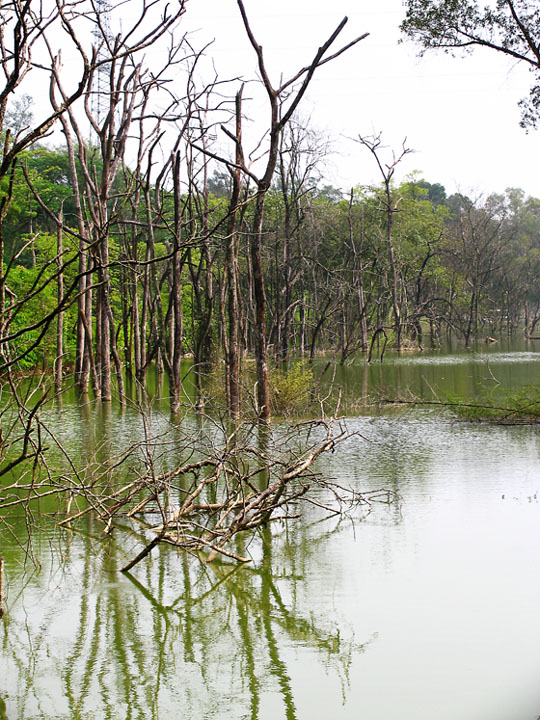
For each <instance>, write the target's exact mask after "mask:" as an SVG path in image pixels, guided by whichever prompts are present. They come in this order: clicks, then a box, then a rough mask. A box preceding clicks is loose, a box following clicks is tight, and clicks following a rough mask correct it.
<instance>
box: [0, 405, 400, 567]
mask: <svg viewBox="0 0 540 720" xmlns="http://www.w3.org/2000/svg"><path fill="white" fill-rule="evenodd" d="M143 419H144V422H145V427H146V438H145V440H144V442H142V443H137V444H135V445H133V446H132V447H130V448H129V449H127V450H124V451H123V452H122V453H121V455H119V456H118V457H116V458H112V457H110V456H109V460H108V461H107V463H106V464H105V465H101V466H100V465H99V464H98V465H96V464H95V462H93V463H92V464H90V465H88V466H87V468H86V470H85V471H83V472H80V471H79V472H76V473H75V471H73V472H72V473H71V474H70V473H65V472H64V473H63V474H62V475H56V476H55V475H54V474H53V473H52V471H51V470H50V469H48V468H45V470H42V472H41V477H39V476H38V475H36V473H35V472H33V473H32V474H31V475H32V477H31V478H29V477H28V476H25V474H22V475H21V476H20V477H19V479H18V480H17V481H16V482H14V483H13V484H12V485H8V486H5V487H4V490H3V491H2V493H1V495H0V515H4V514H5V512H6V511H8V510H13V508H14V506H22V507H24V508H25V510H26V509H28V508H30V507H32V504H33V503H36V502H39V501H40V500H43V499H44V498H47V499H48V501H50V499H51V496H56V497H57V498H58V500H59V502H58V510H59V512H60V513H61V515H62V518H61V520H60V523H59V524H60V525H62V526H69V527H70V528H72V529H76V528H77V521H79V520H81V519H82V518H83V517H84V516H87V515H90V514H92V515H94V516H95V517H97V518H99V520H101V522H102V523H103V528H104V532H105V533H110V532H113V531H114V532H118V533H120V532H122V531H123V530H126V529H128V528H127V527H126V523H128V524H129V531H130V532H131V533H133V529H134V528H135V531H136V534H137V537H138V541H137V542H138V545H139V546H141V545H142V547H140V550H139V551H138V552H137V550H134V556H133V558H132V559H130V560H129V562H126V564H125V565H124V567H122V568H121V569H122V570H124V571H125V570H130V569H131V568H132V567H134V566H135V565H136V564H137V563H138V562H140V561H141V560H142V559H143V558H145V557H146V556H147V555H148V554H149V553H150V552H151V551H152V549H153V548H155V547H156V546H157V545H158V544H159V543H168V544H170V545H174V546H175V547H177V548H179V549H180V550H183V551H188V552H191V553H194V554H197V555H198V556H199V557H200V558H201V559H204V560H205V561H211V560H213V559H214V558H215V557H216V556H217V555H222V556H226V557H228V558H232V559H234V560H236V561H239V562H248V561H249V560H250V559H251V558H250V557H249V556H246V553H245V551H238V545H236V544H235V541H236V540H237V539H238V538H239V536H240V535H243V536H244V538H245V539H247V540H249V539H250V538H251V536H252V535H253V534H254V533H255V532H256V531H257V529H258V528H260V527H261V526H264V525H267V524H268V523H270V522H275V521H281V522H285V521H287V520H290V519H294V518H298V517H299V516H300V514H301V509H302V507H305V506H306V504H308V505H312V506H315V507H317V508H319V512H320V511H322V512H324V514H326V515H339V514H346V513H349V512H351V511H352V510H354V509H355V508H358V507H362V508H363V509H364V510H368V511H369V509H370V508H371V505H372V503H374V502H385V503H390V502H393V501H394V500H395V499H396V498H395V497H394V495H393V494H392V493H390V492H388V491H386V490H376V491H370V492H367V493H359V492H356V491H354V490H352V489H350V488H347V487H344V486H342V485H339V484H337V483H335V482H332V481H331V480H329V479H327V478H323V477H322V476H321V475H320V474H319V473H318V472H317V471H316V467H314V463H315V461H316V460H317V458H318V457H319V456H320V455H321V454H323V453H325V452H329V451H333V450H334V448H335V447H336V446H337V445H338V444H339V443H341V442H343V441H344V440H346V439H348V438H351V437H352V436H353V435H356V433H350V432H348V431H347V429H346V427H345V426H344V425H343V424H341V423H339V422H334V421H332V422H330V421H329V422H327V421H317V422H307V423H301V424H299V425H295V426H290V425H287V426H285V425H283V426H281V427H276V428H275V429H274V432H272V431H271V430H270V429H269V428H268V427H261V426H257V425H249V424H241V425H237V426H236V427H235V429H233V430H232V431H231V432H229V433H227V430H226V428H225V426H221V425H218V424H216V423H215V422H213V421H211V420H208V426H209V427H207V428H205V429H204V431H203V430H201V429H199V431H198V432H194V431H193V428H192V427H189V428H186V430H183V431H181V433H180V437H179V436H178V428H176V430H177V434H176V437H175V438H174V440H171V439H170V437H169V436H167V435H163V436H161V437H158V438H154V437H152V436H151V432H150V428H149V424H150V423H149V420H148V417H147V416H144V417H143ZM41 433H42V434H45V433H47V430H46V429H45V428H44V427H42V428H41ZM49 440H51V441H53V442H57V439H56V438H55V437H54V435H53V434H52V432H49ZM173 455H174V457H175V458H178V459H179V460H180V461H179V462H178V461H177V462H176V463H175V464H174V467H172V469H169V468H167V469H165V468H166V465H167V462H168V459H169V458H171V457H172V456H173ZM118 478H123V480H122V481H121V482H120V481H119V479H118ZM60 501H61V502H60ZM141 540H142V543H141ZM242 547H244V546H242ZM241 552H243V554H241Z"/></svg>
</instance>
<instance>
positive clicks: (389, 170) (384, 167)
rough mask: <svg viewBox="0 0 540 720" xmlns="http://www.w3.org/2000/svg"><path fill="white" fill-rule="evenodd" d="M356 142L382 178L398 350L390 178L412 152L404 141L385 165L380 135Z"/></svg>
mask: <svg viewBox="0 0 540 720" xmlns="http://www.w3.org/2000/svg"><path fill="white" fill-rule="evenodd" d="M358 142H359V143H360V144H361V145H363V146H364V147H366V148H367V149H368V150H369V152H370V153H371V154H372V156H373V157H374V158H375V162H376V163H377V167H378V168H379V171H380V173H381V175H382V178H383V194H382V195H381V197H380V202H381V210H382V212H383V213H384V216H385V241H386V248H387V251H388V263H389V267H390V278H391V283H392V285H391V290H392V311H393V316H394V332H395V335H396V338H395V346H396V348H397V349H398V350H400V349H401V344H402V333H403V319H402V317H401V297H400V296H401V292H400V278H399V268H398V265H397V262H396V256H395V250H394V242H393V237H392V225H393V221H394V214H395V213H396V212H398V211H399V202H400V198H396V197H395V195H394V190H393V187H392V178H393V177H394V174H395V171H396V167H397V166H398V165H399V163H400V162H401V161H402V160H403V158H404V157H405V156H406V155H408V154H409V153H411V152H412V150H411V149H410V148H407V147H406V146H405V141H404V142H403V146H402V148H401V151H400V152H399V153H398V154H396V153H392V159H391V161H390V162H388V163H385V162H384V161H383V159H382V158H381V154H380V150H381V149H382V144H381V143H382V141H381V136H380V134H379V135H376V136H375V137H362V136H361V135H359V136H358Z"/></svg>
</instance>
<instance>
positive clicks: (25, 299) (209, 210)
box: [2, 135, 540, 395]
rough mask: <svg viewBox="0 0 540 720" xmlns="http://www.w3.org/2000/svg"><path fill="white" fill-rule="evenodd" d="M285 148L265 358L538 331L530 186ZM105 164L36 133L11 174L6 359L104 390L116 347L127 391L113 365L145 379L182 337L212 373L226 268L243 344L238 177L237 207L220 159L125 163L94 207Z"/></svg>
mask: <svg viewBox="0 0 540 720" xmlns="http://www.w3.org/2000/svg"><path fill="white" fill-rule="evenodd" d="M287 137H288V138H289V140H291V138H292V139H294V138H293V136H292V135H288V136H287ZM286 146H287V147H286V149H282V151H281V152H280V156H279V162H278V168H279V172H278V173H277V176H276V180H275V182H274V183H273V185H272V187H271V188H270V190H269V191H268V194H267V197H266V207H265V213H264V225H263V238H264V242H263V245H262V263H263V270H264V293H265V296H266V309H267V311H266V333H267V339H268V349H269V356H270V357H271V358H272V357H273V359H274V360H275V362H276V363H280V362H285V361H287V360H288V359H289V358H290V357H291V356H295V357H298V356H307V357H308V358H309V359H310V360H311V359H313V357H314V355H315V353H318V352H321V351H329V352H332V353H335V354H336V357H337V358H338V359H339V360H341V361H344V360H346V359H347V358H348V357H350V356H351V355H353V354H354V353H358V352H364V353H367V354H369V353H371V352H372V348H371V344H372V341H373V340H374V339H375V338H378V339H379V340H380V341H383V342H385V343H389V344H392V345H394V346H396V345H400V346H401V347H410V346H417V347H421V346H424V345H426V344H437V343H438V342H439V341H440V340H441V338H443V337H444V336H445V335H447V334H454V335H456V336H458V337H459V338H460V339H462V341H463V343H464V344H468V343H469V342H470V341H471V340H473V339H474V338H478V337H485V336H491V335H496V334H498V333H501V332H507V333H511V332H514V331H516V330H518V329H519V331H521V332H523V331H524V332H525V333H526V334H527V335H532V334H534V332H535V328H536V325H537V323H538V321H539V319H540V286H539V284H538V280H537V279H538V277H539V275H540V201H539V200H537V199H535V198H529V197H526V196H525V195H524V193H523V192H522V191H521V190H516V189H511V190H508V191H507V192H506V193H505V194H504V195H491V196H489V197H486V198H481V199H471V198H468V197H465V196H463V195H452V196H450V197H447V196H446V192H445V189H444V187H443V186H441V185H440V184H431V183H428V182H425V181H424V180H420V179H418V178H417V177H411V178H410V179H408V180H407V181H405V182H403V183H401V184H396V185H393V184H390V185H389V186H388V187H385V185H384V183H383V184H381V186H380V187H378V186H377V187H375V186H357V187H356V188H354V189H352V190H351V191H350V193H342V192H341V191H340V190H337V189H335V188H332V187H322V186H321V185H320V182H319V184H317V183H316V182H315V181H314V179H313V177H312V176H311V175H310V173H309V171H307V170H306V167H307V168H308V170H309V157H308V158H307V160H306V156H304V155H303V153H302V150H301V148H299V147H295V145H294V143H293V142H289V143H287V144H286ZM81 157H83V158H84V163H85V165H82V164H81V161H80V158H81ZM70 160H71V161H72V162H74V164H75V168H76V172H77V182H78V185H79V187H74V180H73V174H72V170H71V167H70ZM178 171H180V169H178ZM103 173H104V168H103V161H102V157H101V155H100V153H99V152H97V150H96V148H91V147H88V148H85V149H84V152H81V148H77V149H76V152H75V154H74V155H73V157H71V158H70V153H69V151H68V149H67V148H58V149H48V148H46V147H41V146H35V147H33V148H32V149H30V150H27V151H26V152H25V153H24V155H23V156H22V157H21V159H20V162H19V164H18V166H17V167H16V169H15V172H14V173H13V174H12V176H11V177H10V178H6V179H5V181H4V183H5V184H7V183H9V184H10V187H9V192H10V194H11V202H10V205H9V209H8V212H7V214H6V217H5V219H4V222H3V227H2V231H3V244H4V275H3V277H4V284H5V289H6V309H5V310H6V313H7V317H8V320H9V336H10V338H11V339H10V340H9V355H8V361H9V362H10V363H13V365H16V366H17V367H19V368H31V367H35V366H44V367H49V368H51V369H52V368H54V367H55V366H56V365H58V363H59V362H60V357H62V360H63V363H62V364H63V367H64V372H66V370H65V369H66V368H68V369H69V371H70V372H71V371H73V372H75V373H76V378H75V379H76V382H77V384H78V385H79V387H80V389H81V390H82V391H86V390H88V387H89V385H90V384H91V383H93V384H94V389H95V390H96V392H97V394H98V395H99V389H100V385H101V383H102V381H103V380H102V379H103V366H104V365H105V366H106V364H107V362H108V360H109V359H110V361H111V362H112V367H113V371H114V372H116V376H117V378H118V379H119V382H120V391H121V380H120V378H121V377H122V375H123V374H124V373H127V374H128V375H132V376H135V377H137V378H138V379H141V380H142V379H143V377H144V374H145V370H146V369H147V368H148V366H149V365H150V364H151V363H155V364H156V365H157V367H158V369H160V370H168V371H169V372H170V371H171V366H172V363H173V362H174V358H175V351H174V349H175V347H176V348H177V349H179V352H180V354H181V355H182V356H184V355H185V354H187V353H189V354H190V355H192V356H193V359H194V365H195V368H196V369H200V370H201V371H203V372H205V373H206V372H207V371H208V369H209V368H210V367H212V366H213V365H214V364H215V363H216V361H217V360H218V359H220V358H223V357H226V356H227V353H228V352H229V351H230V348H229V342H230V337H229V332H228V327H229V324H228V314H229V313H230V312H231V311H232V310H231V306H230V304H229V297H230V294H229V288H228V284H229V283H230V282H232V280H231V278H233V277H236V283H237V288H236V289H237V302H236V306H235V309H234V312H235V313H237V323H238V328H239V337H238V339H237V342H238V344H239V347H240V350H241V354H242V355H245V354H250V353H252V351H253V345H254V328H255V325H256V318H255V315H254V309H255V300H254V279H253V273H252V264H251V263H250V261H249V252H250V247H249V237H250V233H251V228H252V225H253V202H252V201H251V199H252V196H251V193H250V188H249V183H246V184H245V185H244V186H243V188H242V190H241V196H240V197H239V198H238V199H237V201H236V204H235V205H234V207H233V205H232V204H231V193H232V182H231V179H230V175H229V173H226V172H223V171H220V170H216V171H214V173H213V175H211V176H208V175H207V174H205V173H201V174H200V176H198V177H197V178H196V179H194V181H193V182H191V183H189V184H187V186H182V188H181V189H178V188H177V189H176V191H175V188H174V187H172V186H171V187H169V188H166V187H163V186H159V184H156V183H151V182H150V181H149V179H148V177H147V176H145V175H144V174H142V173H140V172H134V171H132V170H129V169H128V168H127V167H123V168H122V169H121V171H119V172H118V173H116V174H115V176H114V178H113V182H112V183H111V185H110V188H109V190H108V195H107V198H106V202H105V203H104V205H103V207H100V206H99V205H98V204H97V203H95V202H94V204H93V205H92V203H91V199H90V198H89V193H88V189H87V188H85V183H86V184H88V182H89V180H88V177H86V176H89V178H90V181H91V180H92V178H94V179H95V180H96V182H97V183H99V180H98V178H99V177H102V176H103ZM186 188H187V189H186ZM5 192H7V190H6V189H5ZM389 210H390V212H389ZM233 211H234V212H236V225H235V227H234V234H235V241H236V243H237V248H236V251H237V252H236V258H233V261H235V262H236V263H237V272H236V273H234V274H231V273H230V268H229V267H228V263H230V262H231V255H230V251H229V252H228V249H229V248H228V246H229V244H230V241H231V217H232V213H233ZM100 213H101V214H100ZM389 218H390V220H389ZM389 221H390V222H391V232H388V230H389V227H388V224H389ZM105 241H106V242H105ZM104 248H105V250H106V252H104ZM229 250H230V249H229ZM390 251H391V252H390ZM394 293H395V294H394ZM59 317H61V319H62V323H61V328H60V330H59V328H58V325H59V323H58V319H59ZM59 333H60V334H59ZM378 345H379V347H380V343H378ZM105 355H107V356H108V357H107V358H106V357H105ZM114 372H113V374H114Z"/></svg>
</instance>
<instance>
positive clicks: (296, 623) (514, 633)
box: [0, 356, 540, 720]
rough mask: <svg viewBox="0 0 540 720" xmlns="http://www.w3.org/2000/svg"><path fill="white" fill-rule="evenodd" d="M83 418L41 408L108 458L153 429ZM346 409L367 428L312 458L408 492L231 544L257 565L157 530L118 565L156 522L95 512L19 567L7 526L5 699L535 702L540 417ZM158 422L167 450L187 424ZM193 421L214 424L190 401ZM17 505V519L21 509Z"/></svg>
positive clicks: (49, 710)
mask: <svg viewBox="0 0 540 720" xmlns="http://www.w3.org/2000/svg"><path fill="white" fill-rule="evenodd" d="M468 357H469V359H470V358H471V356H468ZM535 361H536V360H535ZM93 412H95V413H98V410H97V409H94V410H93ZM68 419H69V420H68ZM88 420H89V419H88V418H85V417H81V414H80V410H79V409H78V408H70V407H69V406H68V405H66V406H65V408H64V409H63V410H61V411H57V410H56V411H54V412H51V415H50V417H49V422H50V425H51V428H54V430H55V432H57V433H58V434H59V437H60V438H61V439H62V441H63V442H65V443H66V447H68V445H67V443H73V444H74V446H76V447H77V448H80V447H81V446H85V449H86V451H87V452H88V453H90V454H94V455H96V453H97V455H98V456H100V457H102V458H103V459H104V460H106V458H107V455H106V453H107V450H108V449H110V448H113V449H114V450H115V452H117V451H119V450H122V449H125V448H126V447H127V446H128V445H129V444H130V443H133V442H136V441H137V440H138V439H140V435H141V432H142V431H143V430H144V428H143V426H142V424H141V421H140V419H137V416H136V415H135V413H133V412H132V411H127V412H125V413H122V412H120V411H117V409H114V408H111V412H110V413H108V415H107V417H105V419H104V423H103V427H102V428H101V429H100V428H99V427H98V426H97V425H95V424H94V423H93V422H88ZM66 421H67V422H66ZM346 423H347V426H348V428H349V430H352V431H357V432H358V433H359V434H358V435H355V436H354V437H351V438H350V439H349V440H347V441H346V442H345V443H344V444H343V445H340V446H338V447H336V449H335V452H333V453H329V454H327V455H326V456H324V457H321V458H320V460H319V461H318V466H317V469H318V470H319V471H320V472H322V473H323V475H324V476H325V477H326V478H329V479H330V478H333V479H334V480H336V481H337V482H339V483H341V484H343V485H352V486H354V487H355V488H356V489H358V490H360V491H361V490H366V489H373V488H377V487H383V486H387V487H391V488H392V489H395V490H397V491H398V492H399V493H400V495H401V497H402V503H401V506H400V507H397V506H382V507H374V508H373V511H372V512H371V514H369V515H367V516H365V515H360V514H356V513H354V512H353V513H352V516H351V518H350V519H348V520H347V519H345V520H342V521H341V522H339V521H338V520H334V521H332V522H330V523H329V522H324V523H321V522H320V509H319V508H317V507H315V506H312V507H309V506H308V507H307V508H306V510H305V513H304V517H303V519H302V521H296V522H293V523H291V524H290V525H288V526H281V525H277V526H276V527H275V530H274V534H273V537H270V535H269V533H266V534H264V535H263V536H262V537H257V538H255V539H254V540H252V541H249V542H246V543H245V546H247V547H242V545H240V546H239V547H237V548H236V550H237V551H238V552H239V553H241V554H242V553H243V552H245V551H248V552H249V553H251V554H252V555H253V557H254V558H255V563H254V567H250V566H247V567H242V568H235V567H230V566H228V565H226V564H219V563H218V564H214V565H210V566H208V565H205V564H201V563H199V562H198V561H197V560H195V559H192V558H189V557H186V556H182V555H179V554H178V553H177V552H176V551H174V550H173V549H171V548H169V547H166V546H163V547H160V548H158V549H157V550H156V551H155V552H154V553H153V554H152V556H150V557H149V558H148V559H147V560H146V561H145V562H144V563H141V564H140V565H139V566H138V567H136V568H135V569H134V571H133V574H132V576H131V577H127V576H122V575H119V574H117V573H116V572H114V570H115V569H116V568H118V567H119V566H120V565H122V564H123V562H124V561H125V559H126V556H131V555H132V553H133V548H134V547H136V546H137V545H138V544H139V543H140V537H141V533H143V532H144V531H143V530H142V529H141V528H137V527H135V526H130V527H128V528H127V530H120V529H117V530H115V531H114V533H113V536H112V537H111V538H107V537H105V536H104V535H103V532H102V525H101V524H100V523H98V522H94V523H92V522H91V521H88V522H83V523H81V525H80V527H79V528H78V531H77V532H70V531H60V530H55V529H54V528H51V526H49V530H48V531H47V532H43V533H37V535H36V536H35V543H34V546H33V552H34V553H35V556H36V559H38V560H39V561H40V562H41V564H42V567H41V571H40V572H36V573H35V574H33V575H32V574H29V575H26V576H25V575H23V572H22V570H23V568H22V562H23V559H24V556H23V554H22V552H21V551H20V550H18V549H17V548H16V547H14V546H11V545H9V544H8V542H9V535H7V534H2V535H1V536H0V543H1V546H2V553H3V554H5V555H6V568H7V578H8V590H9V595H8V603H7V606H8V614H7V616H6V621H5V622H6V624H5V626H4V629H5V632H3V633H2V634H1V636H0V696H1V697H3V699H4V700H5V701H6V704H7V711H6V714H7V717H9V718H10V719H11V720H13V719H14V718H21V720H22V719H23V718H24V720H33V719H34V718H36V719H37V718H41V719H42V720H43V719H45V720H52V719H53V718H54V719H55V720H56V719H57V718H62V719H66V720H68V719H69V720H75V718H85V719H86V718H92V720H102V719H104V718H124V717H125V718H133V719H134V720H135V719H138V718H144V719H145V720H146V718H152V720H154V718H155V719H156V720H168V719H169V718H171V717H188V718H194V720H195V719H196V720H199V719H200V720H229V719H230V720H239V719H240V718H242V719H243V718H249V719H250V720H306V719H309V720H327V719H328V718H332V719H334V718H335V719H336V720H357V718H360V717H361V718H362V720H380V719H381V718H383V719H384V720H391V719H392V718H397V717H399V718H400V720H432V718H434V717H436V718H437V720H509V719H510V718H511V719H512V720H513V719H514V718H516V719H517V718H519V720H521V719H522V718H523V719H526V718H531V720H532V718H536V717H537V716H538V714H539V711H540V691H539V690H538V682H537V675H538V667H540V620H539V617H538V607H539V606H540V574H539V573H538V572H537V566H538V559H539V556H540V462H539V459H540V435H539V431H538V428H536V427H488V426H484V425H477V424H469V423H455V422H453V421H451V420H448V419H447V420H444V419H441V418H440V417H439V416H436V415H433V414H432V413H428V412H426V411H415V412H414V414H409V415H404V416H400V417H392V416H386V417H377V418H374V417H363V418H351V419H349V420H347V421H346ZM152 426H153V430H154V431H155V434H156V436H159V437H160V438H161V439H162V441H163V443H164V444H163V446H160V450H159V452H161V453H162V455H163V461H164V462H166V461H167V456H168V455H170V454H171V446H169V445H168V444H167V443H168V439H170V437H174V435H175V433H178V432H179V429H178V427H175V424H174V423H169V420H168V419H167V418H166V417H163V416H160V415H159V413H156V414H155V416H153V419H152ZM183 429H184V431H185V432H189V433H191V435H194V434H196V433H197V432H207V433H208V434H209V435H212V432H213V431H212V426H211V425H209V426H207V427H204V425H202V426H201V424H200V423H196V422H193V421H192V420H189V421H186V424H185V426H184V428H183ZM282 432H283V428H278V429H277V430H276V434H277V436H278V438H279V437H280V433H282ZM217 435H219V433H217V431H215V428H214V439H217ZM92 443H94V446H93V445H92ZM96 448H98V449H99V452H98V451H97V450H96ZM100 453H101V455H100ZM170 461H171V462H172V459H171V460H170ZM14 522H15V523H17V522H18V523H19V530H20V532H21V534H22V528H24V519H23V518H21V519H20V520H16V521H14ZM0 532H1V531H0ZM24 585H25V587H24V592H22V591H23V586H24ZM1 716H2V705H1V703H0V717H1Z"/></svg>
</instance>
